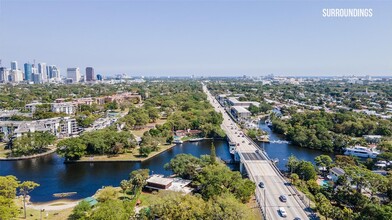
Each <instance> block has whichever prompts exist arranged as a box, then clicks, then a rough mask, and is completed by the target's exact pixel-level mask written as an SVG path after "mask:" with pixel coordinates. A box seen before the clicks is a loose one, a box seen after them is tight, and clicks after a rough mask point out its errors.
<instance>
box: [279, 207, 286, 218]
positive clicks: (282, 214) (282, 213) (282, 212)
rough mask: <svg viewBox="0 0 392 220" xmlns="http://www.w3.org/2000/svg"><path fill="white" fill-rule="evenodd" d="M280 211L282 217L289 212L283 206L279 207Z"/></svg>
mask: <svg viewBox="0 0 392 220" xmlns="http://www.w3.org/2000/svg"><path fill="white" fill-rule="evenodd" d="M279 213H280V215H281V216H282V217H287V212H286V210H285V209H284V208H283V207H279Z"/></svg>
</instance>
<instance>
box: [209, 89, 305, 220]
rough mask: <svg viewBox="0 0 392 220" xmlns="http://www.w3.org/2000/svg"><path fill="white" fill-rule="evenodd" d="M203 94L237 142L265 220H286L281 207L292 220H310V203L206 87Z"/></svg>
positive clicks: (237, 157)
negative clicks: (281, 197) (244, 132)
mask: <svg viewBox="0 0 392 220" xmlns="http://www.w3.org/2000/svg"><path fill="white" fill-rule="evenodd" d="M203 91H204V92H205V93H206V94H207V98H208V101H209V102H210V103H211V104H212V105H213V106H214V108H215V110H216V111H217V112H220V113H222V115H223V123H222V125H221V128H222V129H223V130H224V131H225V133H226V135H227V137H228V139H229V141H230V143H235V147H234V151H235V152H234V153H235V154H234V159H235V160H236V161H239V162H240V172H242V173H243V172H246V173H247V174H248V176H249V179H250V180H252V181H253V182H255V184H256V192H255V195H256V200H257V203H258V204H259V207H260V208H261V211H262V213H263V216H264V219H267V220H270V219H273V220H274V219H282V216H281V214H280V213H279V211H278V210H279V207H283V208H284V209H285V211H286V213H287V218H288V219H294V218H300V219H310V217H309V216H310V214H311V213H310V212H309V210H310V209H309V207H308V204H305V203H306V202H304V200H303V198H302V199H301V198H300V197H299V195H298V192H297V191H296V189H295V188H294V187H293V186H291V185H290V184H289V183H288V182H287V181H286V180H285V179H284V178H283V175H282V174H281V173H280V171H279V169H278V168H277V167H276V166H275V165H274V164H273V163H272V162H271V160H270V159H269V157H268V155H267V154H266V153H265V152H264V151H263V150H262V149H260V147H259V146H258V145H257V144H256V143H254V142H253V141H252V140H251V139H250V138H249V137H247V136H246V135H245V134H243V133H242V131H241V129H240V128H239V127H238V125H237V124H236V123H235V122H234V121H233V120H232V119H231V118H230V116H229V114H228V113H227V112H226V111H225V110H224V108H223V107H222V106H221V105H220V104H219V102H218V101H217V100H216V99H215V98H214V97H213V96H212V95H211V93H210V92H209V91H208V89H207V87H206V86H205V85H204V84H203ZM231 148H233V146H231ZM259 182H263V183H264V186H265V187H264V188H260V187H259V186H258V184H259ZM280 195H285V196H286V198H287V202H281V201H280V200H279V196H280Z"/></svg>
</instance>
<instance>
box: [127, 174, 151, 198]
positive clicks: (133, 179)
mask: <svg viewBox="0 0 392 220" xmlns="http://www.w3.org/2000/svg"><path fill="white" fill-rule="evenodd" d="M149 173H150V170H149V169H139V170H134V171H132V172H131V173H130V175H129V177H130V178H129V181H130V183H131V184H132V186H133V195H136V193H137V192H139V191H141V190H142V188H143V187H144V186H145V185H146V184H147V179H148V177H149Z"/></svg>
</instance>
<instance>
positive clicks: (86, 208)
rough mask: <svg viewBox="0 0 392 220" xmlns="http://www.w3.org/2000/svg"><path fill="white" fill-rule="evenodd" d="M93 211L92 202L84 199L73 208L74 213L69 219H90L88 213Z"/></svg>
mask: <svg viewBox="0 0 392 220" xmlns="http://www.w3.org/2000/svg"><path fill="white" fill-rule="evenodd" d="M89 212H91V206H90V203H89V202H87V201H84V200H82V201H81V202H79V203H78V205H77V206H75V208H74V209H73V210H72V214H71V215H70V216H69V218H68V219H69V220H87V219H89V218H88V217H89V216H88V213H89Z"/></svg>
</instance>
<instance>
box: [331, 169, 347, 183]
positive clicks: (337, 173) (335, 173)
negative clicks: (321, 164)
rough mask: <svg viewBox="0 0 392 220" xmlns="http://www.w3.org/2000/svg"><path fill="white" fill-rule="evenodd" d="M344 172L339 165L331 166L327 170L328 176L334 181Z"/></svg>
mask: <svg viewBox="0 0 392 220" xmlns="http://www.w3.org/2000/svg"><path fill="white" fill-rule="evenodd" d="M345 173H346V172H344V170H343V169H342V168H340V167H333V168H331V169H330V170H329V176H330V177H331V180H332V181H334V182H336V181H337V180H338V178H339V176H343V175H344V174H345Z"/></svg>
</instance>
